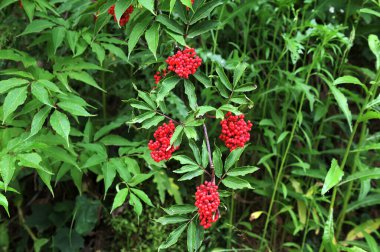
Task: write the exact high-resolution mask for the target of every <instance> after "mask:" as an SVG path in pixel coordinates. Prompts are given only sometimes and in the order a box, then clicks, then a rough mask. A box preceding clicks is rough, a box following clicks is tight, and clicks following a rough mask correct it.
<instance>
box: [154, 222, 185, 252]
mask: <svg viewBox="0 0 380 252" xmlns="http://www.w3.org/2000/svg"><path fill="white" fill-rule="evenodd" d="M186 226H187V224H183V225H181V226H179V227H178V228H177V229H175V230H174V231H173V232H171V233H170V234H169V237H168V238H167V239H166V241H165V242H163V243H162V244H161V245H160V247H159V248H158V250H159V251H160V249H166V248H169V247H171V246H173V245H174V244H176V243H177V241H178V239H179V237H180V236H181V234H182V233H183V231H184V230H185V229H186Z"/></svg>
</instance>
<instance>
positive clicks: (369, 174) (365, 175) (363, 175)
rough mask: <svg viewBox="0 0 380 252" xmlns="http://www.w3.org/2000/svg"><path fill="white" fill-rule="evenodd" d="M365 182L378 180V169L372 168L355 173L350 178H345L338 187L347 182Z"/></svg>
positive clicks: (379, 175)
mask: <svg viewBox="0 0 380 252" xmlns="http://www.w3.org/2000/svg"><path fill="white" fill-rule="evenodd" d="M358 179H359V180H365V179H380V168H373V169H368V170H364V171H357V172H355V173H354V174H351V175H350V176H347V177H346V178H345V179H344V180H343V181H342V182H341V183H340V184H339V185H343V184H345V183H347V182H351V181H354V180H358Z"/></svg>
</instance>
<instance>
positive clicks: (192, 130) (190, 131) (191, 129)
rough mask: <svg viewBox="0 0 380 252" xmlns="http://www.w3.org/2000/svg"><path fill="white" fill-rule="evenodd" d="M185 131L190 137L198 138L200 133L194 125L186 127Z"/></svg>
mask: <svg viewBox="0 0 380 252" xmlns="http://www.w3.org/2000/svg"><path fill="white" fill-rule="evenodd" d="M184 132H185V135H186V137H187V138H188V139H194V140H198V134H197V131H196V130H195V128H194V127H185V129H184Z"/></svg>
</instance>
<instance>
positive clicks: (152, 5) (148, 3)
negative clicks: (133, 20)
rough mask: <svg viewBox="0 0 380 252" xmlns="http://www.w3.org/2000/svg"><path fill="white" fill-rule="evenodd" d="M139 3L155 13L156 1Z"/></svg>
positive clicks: (140, 1) (146, 0)
mask: <svg viewBox="0 0 380 252" xmlns="http://www.w3.org/2000/svg"><path fill="white" fill-rule="evenodd" d="M139 3H140V4H141V5H142V6H143V7H144V8H145V9H147V10H148V11H150V12H152V13H153V15H155V13H154V0H139Z"/></svg>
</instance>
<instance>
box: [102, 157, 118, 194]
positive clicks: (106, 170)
mask: <svg viewBox="0 0 380 252" xmlns="http://www.w3.org/2000/svg"><path fill="white" fill-rule="evenodd" d="M102 173H103V177H104V197H105V196H106V195H107V191H108V189H109V188H110V186H111V185H112V182H113V180H114V179H115V177H116V167H115V166H114V165H110V164H109V163H108V162H106V163H104V164H103V165H102Z"/></svg>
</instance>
